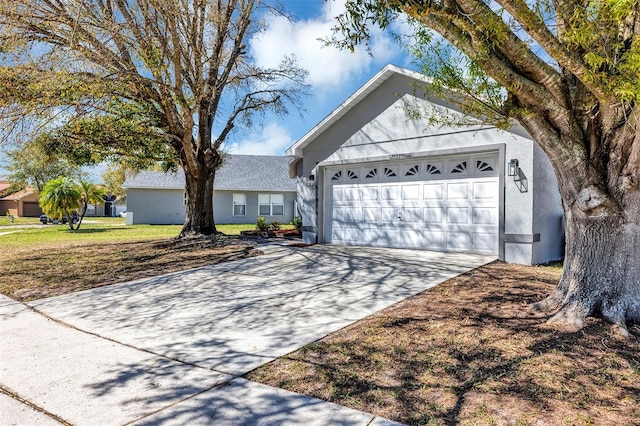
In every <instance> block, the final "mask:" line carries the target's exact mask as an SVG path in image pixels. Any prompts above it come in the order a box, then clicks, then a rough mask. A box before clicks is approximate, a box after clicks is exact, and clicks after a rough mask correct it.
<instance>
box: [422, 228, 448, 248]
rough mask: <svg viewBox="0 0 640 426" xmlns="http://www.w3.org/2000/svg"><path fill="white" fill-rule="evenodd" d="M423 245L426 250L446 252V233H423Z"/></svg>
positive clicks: (427, 231)
mask: <svg viewBox="0 0 640 426" xmlns="http://www.w3.org/2000/svg"><path fill="white" fill-rule="evenodd" d="M422 243H423V246H424V248H426V249H429V250H444V249H445V233H444V231H437V230H425V231H423V232H422Z"/></svg>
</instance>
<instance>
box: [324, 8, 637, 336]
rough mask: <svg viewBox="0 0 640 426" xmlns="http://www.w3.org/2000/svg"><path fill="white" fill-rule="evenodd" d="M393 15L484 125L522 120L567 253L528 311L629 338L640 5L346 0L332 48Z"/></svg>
mask: <svg viewBox="0 0 640 426" xmlns="http://www.w3.org/2000/svg"><path fill="white" fill-rule="evenodd" d="M399 17H403V19H404V18H407V17H408V19H409V21H410V23H412V28H413V30H412V31H409V34H411V36H413V42H412V44H410V45H409V46H408V47H409V51H410V52H411V53H413V54H414V57H416V58H417V59H419V60H420V62H421V63H422V64H423V65H424V66H425V67H424V71H425V72H428V73H429V74H430V77H432V78H433V80H434V85H435V86H436V87H437V86H438V85H440V86H448V87H449V88H450V89H453V91H448V93H454V94H455V99H452V100H453V101H457V102H458V103H460V104H461V107H462V108H463V109H465V110H467V111H470V112H475V113H477V114H481V115H482V116H483V117H485V118H486V119H487V120H493V121H495V122H498V123H499V124H502V125H505V123H508V121H509V120H510V119H515V120H517V121H518V122H519V123H520V124H521V125H522V126H523V127H524V128H525V129H526V130H527V131H528V132H529V134H530V135H531V136H532V137H533V139H534V140H535V141H536V142H537V143H538V144H539V146H540V147H541V148H542V149H543V150H544V152H545V153H546V154H547V156H548V157H549V159H550V160H551V163H552V165H553V168H554V171H555V174H556V177H557V181H558V186H559V191H560V194H561V197H562V202H563V209H564V215H565V220H566V241H567V245H566V251H565V259H564V270H563V273H562V277H561V279H560V282H559V284H558V286H557V288H556V289H555V291H554V292H553V293H552V294H551V295H550V296H549V297H548V298H547V299H545V300H544V301H542V302H540V303H538V304H536V305H535V306H534V308H535V309H538V310H544V311H547V312H550V313H552V314H554V315H553V316H551V318H550V319H549V321H550V322H551V323H559V324H565V325H570V326H571V327H572V328H580V327H581V326H582V325H583V320H584V319H585V318H586V317H588V316H592V315H594V316H602V317H604V318H606V319H607V320H609V321H612V322H613V323H615V324H617V325H619V326H620V329H621V331H622V332H623V333H624V334H627V333H628V331H627V322H628V321H640V107H639V106H638V102H639V101H640V2H638V1H637V0H555V1H550V0H535V1H534V0H530V1H524V0H348V1H347V11H346V12H345V13H344V14H343V15H341V16H339V17H338V18H337V22H338V24H337V26H336V32H335V33H334V39H333V42H334V43H336V44H338V45H340V46H342V47H344V48H351V49H352V48H353V47H354V46H355V45H356V44H358V43H366V42H367V40H368V38H369V31H370V28H371V27H372V24H373V25H379V26H381V27H383V28H388V27H390V26H391V24H392V23H393V22H394V21H395V20H396V19H398V18H399ZM431 30H433V31H435V33H433V31H431ZM436 33H437V34H436ZM460 94H464V95H466V96H460Z"/></svg>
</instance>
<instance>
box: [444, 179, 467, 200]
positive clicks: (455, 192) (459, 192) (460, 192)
mask: <svg viewBox="0 0 640 426" xmlns="http://www.w3.org/2000/svg"><path fill="white" fill-rule="evenodd" d="M447 199H448V200H468V199H469V183H468V182H456V183H447Z"/></svg>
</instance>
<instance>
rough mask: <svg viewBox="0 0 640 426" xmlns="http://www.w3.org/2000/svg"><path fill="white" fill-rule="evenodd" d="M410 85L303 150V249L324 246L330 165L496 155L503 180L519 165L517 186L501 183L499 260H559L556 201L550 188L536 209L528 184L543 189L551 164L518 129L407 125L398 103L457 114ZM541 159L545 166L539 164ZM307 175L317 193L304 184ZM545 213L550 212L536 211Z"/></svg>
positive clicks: (398, 79)
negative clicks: (315, 240)
mask: <svg viewBox="0 0 640 426" xmlns="http://www.w3.org/2000/svg"><path fill="white" fill-rule="evenodd" d="M411 81H412V80H411V79H410V78H409V77H406V76H403V75H395V76H393V77H391V78H389V79H388V80H386V81H385V82H383V83H382V84H381V85H380V86H379V87H377V88H376V90H374V91H373V92H372V93H370V94H369V95H368V96H367V97H366V98H364V99H363V100H362V101H360V102H359V103H358V104H357V105H356V106H355V107H354V108H353V109H352V110H350V111H349V112H348V113H347V114H346V115H345V116H343V117H342V118H340V119H338V120H337V121H336V122H335V123H334V124H333V125H332V126H331V127H329V128H328V129H327V130H325V131H324V132H322V133H321V134H319V135H318V136H317V138H316V139H315V140H313V141H312V142H311V143H310V144H309V145H308V146H306V147H305V148H304V149H303V161H302V173H301V176H300V177H299V184H298V188H299V204H300V205H301V207H303V212H304V214H303V216H302V218H303V227H304V228H303V230H304V229H307V231H308V232H307V237H308V238H307V237H305V242H311V241H306V240H307V239H309V240H310V239H311V237H312V236H313V234H312V233H313V232H314V231H315V232H316V233H317V236H318V241H319V242H322V233H321V229H318V228H321V224H322V220H323V218H322V205H323V199H322V194H323V192H322V188H321V184H322V182H323V179H322V178H321V177H322V172H323V167H325V166H327V165H332V164H349V163H362V162H368V161H380V160H384V159H399V158H405V157H427V156H435V155H449V154H456V153H462V152H482V151H489V150H490V151H496V150H500V152H501V162H502V164H501V165H500V167H501V168H502V170H501V172H502V173H503V174H505V175H506V173H505V172H504V170H505V169H506V164H507V163H508V161H509V160H510V159H517V160H518V161H519V166H520V174H519V176H517V177H516V179H514V178H513V177H508V176H504V194H503V195H504V200H503V203H504V205H503V218H502V225H503V231H502V235H501V239H502V245H503V250H502V254H501V256H502V257H503V258H504V260H506V261H508V262H514V263H524V264H531V263H536V262H539V261H541V259H543V258H545V257H548V256H552V257H553V256H556V253H557V246H558V243H557V238H556V239H555V241H554V240H553V235H556V236H557V229H555V228H554V225H551V224H550V223H547V221H549V220H551V221H552V222H553V223H554V224H557V223H558V217H557V208H556V207H557V206H556V201H557V200H556V198H554V195H553V194H551V193H552V192H553V189H552V188H555V186H554V185H550V188H549V187H547V188H542V191H541V193H540V194H538V195H537V198H536V199H537V200H538V202H537V203H534V193H533V191H532V190H533V184H534V183H537V184H538V185H540V186H544V185H548V184H550V180H551V177H550V176H549V172H548V168H549V166H550V165H549V163H548V160H546V158H544V153H543V152H542V151H539V152H535V149H536V148H537V146H536V144H535V142H534V141H533V140H531V139H530V138H529V137H527V136H526V133H525V132H524V131H523V130H522V129H515V130H514V132H511V131H503V130H499V129H496V128H494V127H490V126H484V127H482V126H478V125H468V126H465V127H460V126H446V125H433V124H431V123H429V122H428V120H426V119H421V120H416V119H412V118H410V117H409V115H408V114H407V113H406V109H405V108H404V105H405V103H404V102H403V101H407V102H417V103H418V104H420V105H422V106H423V107H426V108H427V110H428V108H431V109H432V110H435V111H437V113H439V114H449V116H456V115H458V116H459V113H457V112H455V111H453V110H448V109H447V107H448V106H449V105H447V104H446V103H444V102H442V101H440V100H435V101H436V102H437V103H436V104H435V105H433V104H431V103H430V102H429V101H428V100H427V99H426V98H424V97H423V98H415V97H414V95H415V92H414V89H413V88H412V87H411V86H410V82H411ZM541 158H542V159H543V160H546V162H545V161H539V160H540V159H541ZM311 175H313V176H314V178H315V187H317V188H318V192H315V191H312V190H310V187H309V186H308V185H307V184H306V180H307V179H308V178H309V177H310V176H311ZM537 175H539V176H540V178H539V180H536V176H537ZM316 198H318V201H317V203H316ZM544 200H547V201H544ZM316 206H319V207H316ZM549 207H551V210H550V212H547V211H538V210H541V209H542V210H544V209H547V208H549ZM534 218H535V220H536V221H535V223H534ZM313 226H315V229H314V228H313ZM535 233H541V234H542V233H544V236H545V238H544V240H542V241H541V242H542V244H538V243H536V242H535V240H536V239H537V237H536V236H535ZM547 260H549V259H547Z"/></svg>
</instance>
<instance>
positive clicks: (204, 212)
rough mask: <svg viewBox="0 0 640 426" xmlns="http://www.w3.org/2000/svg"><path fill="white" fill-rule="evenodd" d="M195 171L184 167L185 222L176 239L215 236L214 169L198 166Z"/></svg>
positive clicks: (202, 165)
mask: <svg viewBox="0 0 640 426" xmlns="http://www.w3.org/2000/svg"><path fill="white" fill-rule="evenodd" d="M199 166H200V167H198V168H196V169H195V170H193V169H190V168H189V167H184V177H185V189H186V200H185V201H186V205H185V210H186V211H185V220H184V226H183V227H182V231H180V235H179V236H178V238H183V237H187V236H194V235H212V234H216V233H217V230H216V225H215V221H214V218H213V183H214V180H215V172H216V169H215V168H211V169H208V168H207V166H206V165H204V164H200V165H199Z"/></svg>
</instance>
